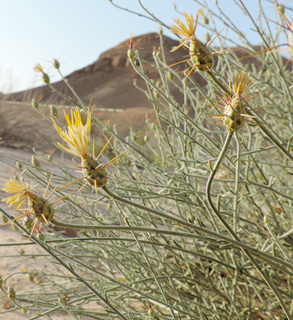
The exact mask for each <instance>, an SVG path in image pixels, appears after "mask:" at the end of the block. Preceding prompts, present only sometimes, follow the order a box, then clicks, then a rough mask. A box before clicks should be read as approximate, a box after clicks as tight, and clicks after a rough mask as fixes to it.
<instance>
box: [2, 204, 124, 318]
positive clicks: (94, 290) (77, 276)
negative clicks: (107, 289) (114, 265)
mask: <svg viewBox="0 0 293 320" xmlns="http://www.w3.org/2000/svg"><path fill="white" fill-rule="evenodd" d="M0 211H1V212H2V213H3V214H4V215H5V216H6V217H7V218H8V219H10V220H12V218H11V216H10V215H9V214H8V213H6V212H5V211H4V210H2V209H1V208H0ZM13 223H15V224H16V225H17V226H18V228H20V229H21V230H22V231H23V232H24V233H26V234H27V235H28V236H30V232H29V231H28V230H26V229H25V228H24V227H23V226H22V225H21V224H20V223H18V222H17V221H14V222H13ZM31 240H33V241H34V242H35V243H37V245H38V246H40V247H41V248H42V249H44V250H45V251H46V252H48V253H49V255H50V256H51V257H53V258H54V259H55V260H56V261H58V262H59V263H60V265H62V266H63V267H64V268H65V269H67V270H68V271H69V272H70V273H71V274H72V275H73V276H74V277H75V278H76V280H78V281H80V282H81V283H83V284H84V285H85V286H86V287H87V288H88V289H89V290H90V291H92V292H93V293H94V294H95V295H96V296H97V297H98V298H100V299H101V300H102V301H103V302H104V303H105V304H106V305H107V306H108V307H109V308H110V309H112V310H113V312H114V313H115V314H117V315H118V316H119V317H120V319H123V320H127V319H126V318H125V317H124V316H123V315H122V314H121V313H120V312H119V310H117V309H116V308H115V307H114V306H113V305H112V304H111V303H110V302H109V301H108V299H107V298H104V297H103V296H102V295H101V294H100V293H99V292H98V291H97V290H96V289H95V288H93V287H92V285H91V284H89V283H88V282H87V281H86V280H85V279H84V278H83V277H82V276H80V275H79V274H78V273H77V272H76V271H75V270H74V269H73V267H72V266H71V265H70V264H69V263H65V262H64V261H63V260H62V259H60V258H59V257H58V256H57V255H56V254H55V253H54V252H53V251H52V250H51V248H49V247H48V246H47V245H46V243H45V242H42V241H41V240H39V239H38V238H37V237H35V236H34V235H32V236H31Z"/></svg>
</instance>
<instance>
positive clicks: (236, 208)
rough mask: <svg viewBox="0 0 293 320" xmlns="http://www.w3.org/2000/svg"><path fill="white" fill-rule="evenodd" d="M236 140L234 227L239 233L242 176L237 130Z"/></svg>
mask: <svg viewBox="0 0 293 320" xmlns="http://www.w3.org/2000/svg"><path fill="white" fill-rule="evenodd" d="M234 138H235V141H236V153H237V156H236V160H235V161H236V166H235V187H234V205H233V229H234V232H235V233H236V234H237V233H238V225H239V212H238V211H239V206H238V201H239V177H240V155H241V153H240V143H239V138H238V135H237V132H235V136H234Z"/></svg>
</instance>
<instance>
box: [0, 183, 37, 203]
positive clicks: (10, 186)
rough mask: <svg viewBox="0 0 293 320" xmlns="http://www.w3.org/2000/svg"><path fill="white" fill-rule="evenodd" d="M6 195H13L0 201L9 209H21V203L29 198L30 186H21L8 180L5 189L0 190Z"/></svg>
mask: <svg viewBox="0 0 293 320" xmlns="http://www.w3.org/2000/svg"><path fill="white" fill-rule="evenodd" d="M1 190H2V191H5V192H7V193H13V194H14V195H13V196H11V197H8V198H4V199H2V200H1V201H3V202H6V203H7V204H8V206H9V207H12V206H13V207H17V209H19V208H21V207H22V205H23V203H24V202H25V201H26V200H27V199H28V198H29V194H30V193H31V192H30V185H28V184H27V185H23V184H21V183H19V182H17V181H16V180H13V179H11V178H10V180H9V181H6V183H5V187H4V188H2V189H1Z"/></svg>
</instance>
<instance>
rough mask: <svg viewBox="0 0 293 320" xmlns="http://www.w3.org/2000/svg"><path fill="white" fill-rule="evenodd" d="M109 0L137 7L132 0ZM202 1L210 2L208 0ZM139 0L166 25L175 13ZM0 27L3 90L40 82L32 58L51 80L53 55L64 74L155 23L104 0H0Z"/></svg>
mask: <svg viewBox="0 0 293 320" xmlns="http://www.w3.org/2000/svg"><path fill="white" fill-rule="evenodd" d="M114 2H115V3H117V4H119V5H121V6H123V7H125V6H127V7H128V8H131V9H132V10H134V11H140V12H142V10H141V8H140V7H139V5H138V1H137V0H114ZM206 2H207V3H208V4H209V5H210V6H211V8H214V0H206ZM218 2H219V3H223V4H224V5H225V7H226V13H227V14H228V15H229V16H230V17H231V18H232V19H233V21H235V23H236V24H237V26H238V27H239V28H240V29H241V30H243V32H244V33H245V34H246V36H247V37H248V38H249V40H250V41H251V42H252V43H253V44H258V43H260V40H259V37H258V35H257V34H256V33H255V32H254V31H253V30H251V29H250V28H252V25H251V23H250V22H249V21H248V19H247V18H245V17H244V16H243V14H242V13H241V10H240V9H239V8H236V7H235V5H233V1H232V0H218ZM244 2H245V3H246V5H247V6H248V8H249V10H250V11H251V12H252V13H253V14H254V15H255V14H256V13H257V12H258V7H257V1H256V0H248V1H244ZM262 2H263V6H264V8H265V9H266V10H269V11H270V12H271V13H270V16H271V17H272V20H276V19H277V18H276V15H275V14H274V13H273V11H274V10H273V5H272V4H271V3H269V2H268V1H266V0H262ZM142 3H143V4H144V5H145V6H146V7H147V8H148V9H149V10H150V11H152V12H153V13H155V15H156V16H157V17H158V18H160V19H161V20H162V21H163V22H164V23H166V24H167V25H171V24H172V23H173V18H178V17H180V15H179V14H178V13H177V12H176V11H175V10H174V9H173V0H142ZM175 3H176V5H177V9H178V10H179V11H181V12H183V11H185V12H188V13H194V15H195V13H196V12H197V9H198V8H199V7H200V6H199V5H197V4H196V2H195V1H193V0H175ZM227 4H228V6H227ZM220 27H221V26H219V28H220ZM0 30H1V51H0V91H3V92H9V91H19V90H24V89H27V88H30V87H33V86H37V85H40V84H42V82H41V81H40V80H39V78H40V77H39V75H36V74H35V73H34V71H33V67H34V65H35V64H36V63H38V62H39V63H41V64H42V65H43V66H45V69H47V70H48V72H49V74H50V76H51V79H52V80H53V81H56V80H58V78H57V77H54V70H53V68H52V67H50V63H49V61H51V60H52V59H53V58H57V59H60V61H61V64H62V65H61V67H62V71H63V73H64V74H66V75H67V74H69V73H71V72H73V71H75V70H77V69H80V68H83V67H85V66H87V65H88V64H91V63H92V62H94V61H95V60H97V59H98V57H99V55H100V54H101V53H102V52H104V51H105V50H107V49H110V48H112V47H114V46H116V45H118V44H119V43H120V42H122V41H124V40H125V39H127V38H129V35H130V33H131V32H132V33H133V35H134V36H137V35H141V34H144V33H147V32H156V31H158V25H157V24H156V23H154V22H152V21H150V20H147V19H144V18H139V17H137V16H135V15H132V14H130V13H127V12H124V11H121V10H119V9H116V8H115V7H113V6H112V5H111V4H110V3H109V1H108V0H84V1H81V0H47V1H46V0H0ZM197 32H198V35H199V38H200V37H202V38H203V36H204V33H205V31H204V30H203V29H202V28H201V27H200V26H199V27H198V30H197ZM224 32H225V31H224ZM164 33H165V34H166V35H169V36H170V35H171V34H170V33H169V32H167V31H164ZM235 40H236V41H237V39H235Z"/></svg>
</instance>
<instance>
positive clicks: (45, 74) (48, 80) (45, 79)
mask: <svg viewBox="0 0 293 320" xmlns="http://www.w3.org/2000/svg"><path fill="white" fill-rule="evenodd" d="M42 78H43V81H44V82H45V83H46V84H49V83H50V77H49V76H48V74H47V73H45V72H44V71H43V72H42Z"/></svg>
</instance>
